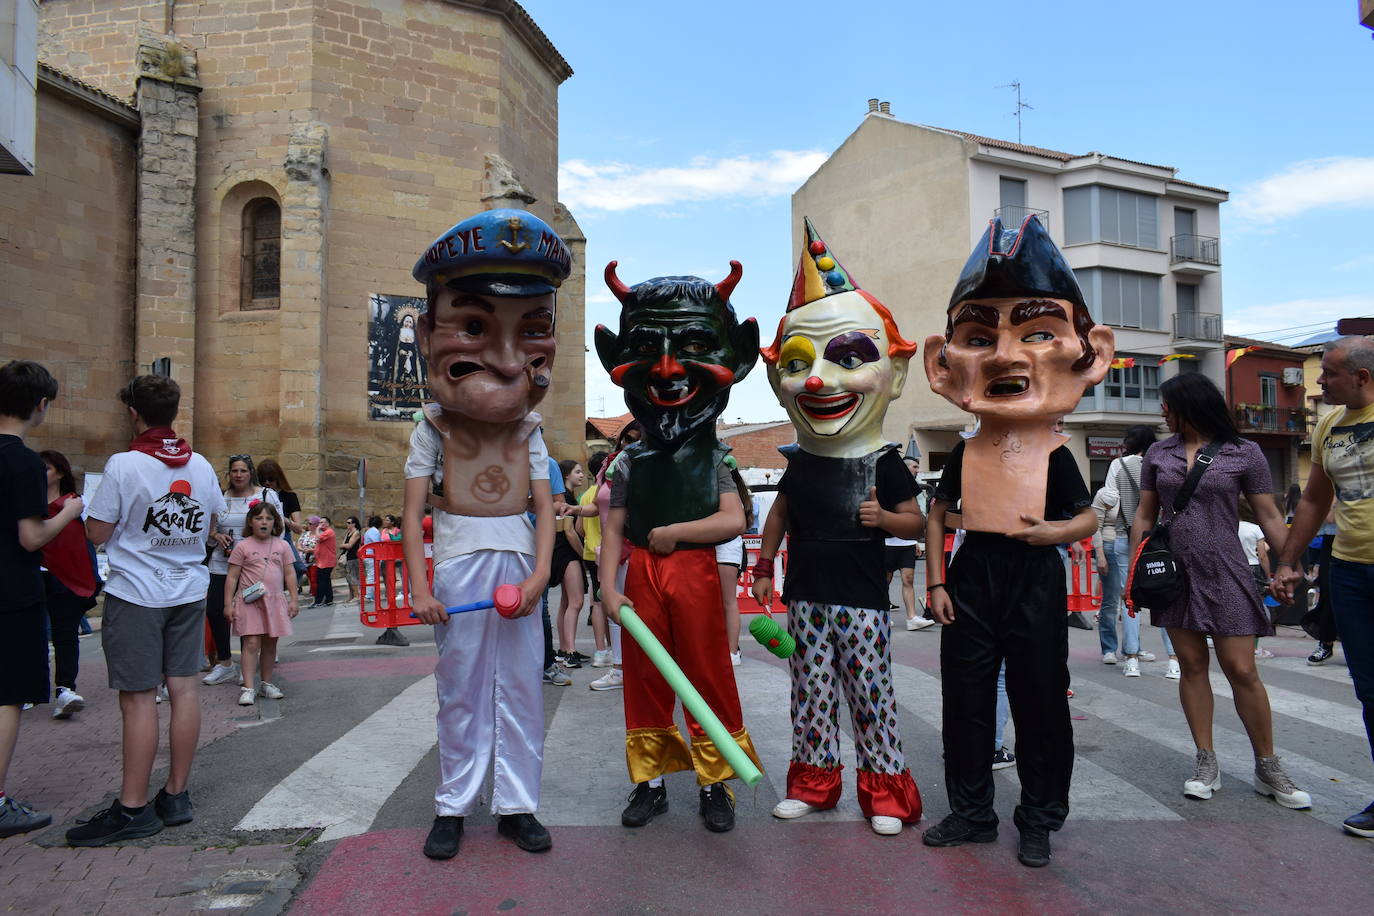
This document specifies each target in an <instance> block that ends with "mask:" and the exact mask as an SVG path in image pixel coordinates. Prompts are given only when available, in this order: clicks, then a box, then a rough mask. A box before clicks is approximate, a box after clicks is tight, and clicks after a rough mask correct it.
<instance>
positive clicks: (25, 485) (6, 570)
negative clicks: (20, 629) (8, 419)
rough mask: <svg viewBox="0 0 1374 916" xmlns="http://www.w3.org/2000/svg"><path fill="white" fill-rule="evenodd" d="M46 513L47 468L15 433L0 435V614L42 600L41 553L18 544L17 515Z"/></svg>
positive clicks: (33, 515)
mask: <svg viewBox="0 0 1374 916" xmlns="http://www.w3.org/2000/svg"><path fill="white" fill-rule="evenodd" d="M47 515H48V471H47V468H46V467H45V466H44V464H43V459H42V458H39V457H38V453H37V452H35V451H33V450H32V449H30V448H29V447H28V446H26V445H25V444H24V440H23V439H20V438H19V437H18V436H3V435H0V582H3V583H5V587H4V588H3V589H0V613H5V612H12V611H19V610H24V609H27V608H30V607H32V606H34V605H36V604H39V605H41V604H42V603H43V601H44V592H43V575H42V572H41V571H40V569H41V554H40V552H39V551H36V550H33V551H30V550H25V549H24V546H23V545H22V544H20V543H19V520H20V519H21V518H40V519H41V518H46V517H47Z"/></svg>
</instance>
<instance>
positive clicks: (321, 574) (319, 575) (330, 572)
mask: <svg viewBox="0 0 1374 916" xmlns="http://www.w3.org/2000/svg"><path fill="white" fill-rule="evenodd" d="M333 602H334V567H332V566H331V567H329V568H328V569H325V568H324V567H323V566H318V567H316V573H315V603H316V604H332V603H333Z"/></svg>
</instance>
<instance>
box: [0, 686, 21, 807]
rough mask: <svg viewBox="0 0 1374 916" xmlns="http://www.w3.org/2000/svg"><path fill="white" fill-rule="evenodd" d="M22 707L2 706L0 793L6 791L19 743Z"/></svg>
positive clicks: (0, 721) (0, 717)
mask: <svg viewBox="0 0 1374 916" xmlns="http://www.w3.org/2000/svg"><path fill="white" fill-rule="evenodd" d="M22 711H23V709H22V707H20V706H0V792H3V791H4V789H5V780H6V779H8V778H9V774H10V761H11V760H13V759H14V746H15V745H16V744H18V743H19V714H20V712H22Z"/></svg>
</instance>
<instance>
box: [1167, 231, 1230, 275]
mask: <svg viewBox="0 0 1374 916" xmlns="http://www.w3.org/2000/svg"><path fill="white" fill-rule="evenodd" d="M1180 261H1191V262H1193V263H1194V264H1211V265H1212V266H1213V267H1220V266H1221V240H1220V239H1216V238H1212V237H1211V236H1210V235H1176V236H1174V237H1173V238H1171V239H1169V263H1170V264H1177V263H1179V262H1180Z"/></svg>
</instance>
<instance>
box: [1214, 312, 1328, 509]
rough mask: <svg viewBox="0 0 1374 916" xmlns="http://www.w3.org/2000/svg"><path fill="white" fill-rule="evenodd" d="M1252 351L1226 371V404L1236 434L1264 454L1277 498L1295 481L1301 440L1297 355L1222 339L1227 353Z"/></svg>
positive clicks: (1302, 398) (1303, 414)
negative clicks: (1244, 350) (1235, 428)
mask: <svg viewBox="0 0 1374 916" xmlns="http://www.w3.org/2000/svg"><path fill="white" fill-rule="evenodd" d="M1246 347H1258V348H1259V349H1257V350H1254V351H1253V352H1250V353H1246V354H1244V355H1243V356H1240V357H1239V358H1237V359H1235V360H1234V361H1233V362H1232V363H1231V365H1230V366H1229V367H1227V369H1226V403H1227V405H1228V406H1229V407H1230V408H1231V411H1232V414H1233V415H1234V416H1235V419H1236V426H1237V427H1239V428H1240V434H1241V435H1242V436H1244V437H1246V438H1247V439H1252V440H1254V441H1255V442H1256V443H1258V444H1259V446H1260V448H1262V449H1263V450H1264V455H1265V457H1266V458H1267V459H1268V460H1269V471H1270V473H1271V474H1272V475H1273V478H1274V492H1275V493H1279V494H1281V493H1283V492H1284V491H1285V490H1286V489H1287V488H1288V486H1289V484H1292V483H1296V482H1297V479H1298V445H1299V444H1300V443H1301V442H1302V440H1303V438H1304V437H1305V436H1306V435H1307V427H1308V413H1309V409H1308V407H1307V404H1306V389H1305V388H1304V387H1303V368H1302V367H1303V363H1304V361H1306V359H1307V354H1306V353H1304V352H1303V351H1301V350H1295V349H1293V348H1291V347H1285V346H1283V345H1281V344H1274V343H1269V342H1267V341H1263V340H1251V339H1249V338H1246V337H1232V336H1230V335H1228V336H1227V337H1226V350H1227V352H1228V354H1229V353H1231V352H1232V351H1234V350H1236V349H1238V348H1246Z"/></svg>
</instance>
